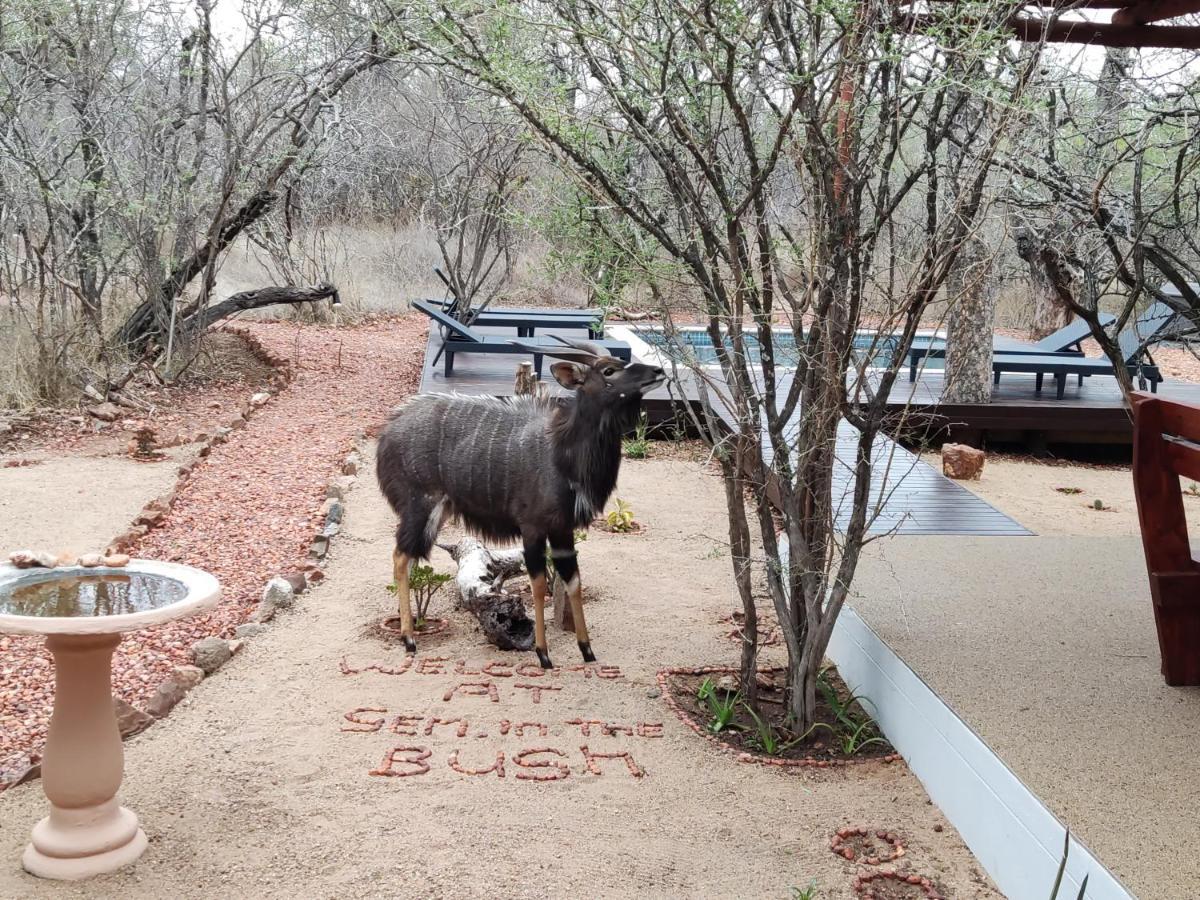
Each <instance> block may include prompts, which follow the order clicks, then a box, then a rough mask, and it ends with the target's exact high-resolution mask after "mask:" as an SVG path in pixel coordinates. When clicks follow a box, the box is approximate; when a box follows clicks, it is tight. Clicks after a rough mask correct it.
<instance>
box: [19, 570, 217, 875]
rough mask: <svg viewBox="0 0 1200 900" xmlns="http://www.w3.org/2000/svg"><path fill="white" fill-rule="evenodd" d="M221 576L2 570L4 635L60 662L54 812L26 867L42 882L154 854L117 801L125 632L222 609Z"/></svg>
mask: <svg viewBox="0 0 1200 900" xmlns="http://www.w3.org/2000/svg"><path fill="white" fill-rule="evenodd" d="M220 596H221V588H220V585H219V584H218V582H217V579H216V578H214V577H213V576H212V575H210V574H208V573H207V572H202V571H200V570H199V569H193V568H191V567H189V566H180V565H176V564H174V563H163V562H152V561H149V560H131V561H130V562H129V563H128V565H125V566H122V567H120V568H107V567H99V568H83V567H79V566H60V567H57V568H53V569H18V568H15V567H14V566H11V565H0V632H8V633H10V634H41V635H45V636H46V648H47V649H48V650H49V651H50V653H51V654H52V655H53V656H54V689H55V696H54V713H53V714H52V715H51V717H50V728H49V731H48V732H47V734H46V747H45V750H44V751H43V755H42V788H43V790H44V791H45V793H46V798H47V799H48V800H49V801H50V814H49V815H48V816H46V818H44V819H42V820H41V821H40V822H38V823H37V824H36V825H34V826H33V835H32V839H31V841H30V843H29V845H28V846H27V847H26V848H25V854H24V856H23V857H22V858H21V863H22V865H24V867H25V869H26V870H27V871H28V872H30V873H31V874H33V875H37V876H39V877H41V878H57V879H67V880H74V879H79V878H88V877H90V876H92V875H100V874H103V873H105V872H112V871H114V870H116V869H119V868H121V867H122V866H126V865H128V864H129V863H132V862H133V861H134V860H136V859H137V858H138V857H139V856H141V855H142V851H144V850H145V849H146V834H145V832H143V831H142V829H141V828H140V827H139V825H138V819H137V816H136V815H134V813H133V812H131V811H130V810H128V809H126V808H125V807H123V806H120V805H119V804H118V803H117V790H118V789H119V788H120V786H121V777H122V773H123V769H124V762H125V754H124V749H123V748H122V746H121V733H120V730H119V729H118V727H117V717H116V712H115V710H114V708H113V700H112V654H113V650H115V649H116V647H117V645H118V644H119V643H120V642H121V633H122V632H125V631H134V630H136V629H139V628H145V627H147V626H149V625H160V624H162V623H164V622H169V621H172V620H173V619H181V618H183V617H185V616H190V615H194V614H195V613H198V612H201V611H202V610H205V609H210V608H211V607H213V606H215V605H216V603H217V600H218V599H219V598H220Z"/></svg>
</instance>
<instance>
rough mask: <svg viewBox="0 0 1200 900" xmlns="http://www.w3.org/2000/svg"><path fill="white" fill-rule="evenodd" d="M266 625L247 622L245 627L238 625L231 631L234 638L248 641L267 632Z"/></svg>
mask: <svg viewBox="0 0 1200 900" xmlns="http://www.w3.org/2000/svg"><path fill="white" fill-rule="evenodd" d="M268 630H269V629H268V628H267V626H266V625H263V624H262V623H261V622H247V623H246V624H245V625H239V626H238V627H237V628H235V629H234V630H233V633H234V636H235V637H237V639H238V640H240V641H245V640H249V639H250V638H255V637H258V636H259V635H260V634H264V633H266V632H267V631H268Z"/></svg>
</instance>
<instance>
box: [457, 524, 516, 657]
mask: <svg viewBox="0 0 1200 900" xmlns="http://www.w3.org/2000/svg"><path fill="white" fill-rule="evenodd" d="M438 546H439V547H441V548H442V549H443V550H445V551H446V552H447V553H449V554H450V556H451V557H452V558H453V559H454V561H455V562H456V563H458V575H457V576H455V584H457V585H458V595H459V599H458V604H459V606H461V607H462V608H463V609H465V610H467V611H468V612H469V613H471V614H472V615H473V616H475V618H476V619H478V620H479V626H480V627H481V628H482V629H483V633H484V635H485V636H486V637H487V639H488V640H489V641H490V642H491V643H493V644H495V645H496V646H497V647H499V648H500V649H501V650H529V649H531V648H532V647H533V620H532V619H530V618H529V617H528V616H527V615H526V614H525V602H524V601H523V600H522V599H521V597H520V596H519V595H517V594H510V593H508V592H507V591H505V590H504V582H505V581H507V580H508V579H509V578H512V577H514V576H516V575H520V574H521V573H522V572H524V571H525V557H524V553H523V552H522V551H521V550H519V549H517V550H489V549H488V548H487V547H485V546H484V545H483V544H482V543H480V542H479V541H478V540H476V539H475V538H471V537H466V538H463V539H462V540H460V541H459V542H458V543H457V544H454V545H449V544H438Z"/></svg>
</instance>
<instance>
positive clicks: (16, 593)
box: [0, 570, 188, 618]
mask: <svg viewBox="0 0 1200 900" xmlns="http://www.w3.org/2000/svg"><path fill="white" fill-rule="evenodd" d="M187 594H188V587H187V585H185V584H184V583H183V582H182V581H177V580H176V579H174V578H167V577H165V576H162V575H152V574H148V573H145V572H137V571H111V570H108V571H99V572H92V571H86V572H79V571H76V572H74V573H72V574H66V573H64V572H61V571H59V572H55V571H48V572H45V573H38V574H31V575H29V576H26V577H24V578H19V579H17V580H15V581H10V582H8V583H4V584H0V615H10V616H35V617H64V618H76V617H78V618H82V617H85V616H87V617H91V616H117V615H125V614H128V613H139V612H147V611H149V610H155V609H161V608H162V607H164V606H170V605H171V604H172V603H178V602H179V601H180V600H182V599H183V598H184V597H186V596H187Z"/></svg>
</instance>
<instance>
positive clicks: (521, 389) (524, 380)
mask: <svg viewBox="0 0 1200 900" xmlns="http://www.w3.org/2000/svg"><path fill="white" fill-rule="evenodd" d="M513 393H515V394H517V395H518V396H525V395H528V394H532V395H533V396H535V397H544V396H546V385H544V384H542V382H541V381H540V380H538V377H537V372H535V371H534V370H533V363H531V362H523V363H521V364H520V365H518V366H517V378H516V382H515V384H514V386H513Z"/></svg>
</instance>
